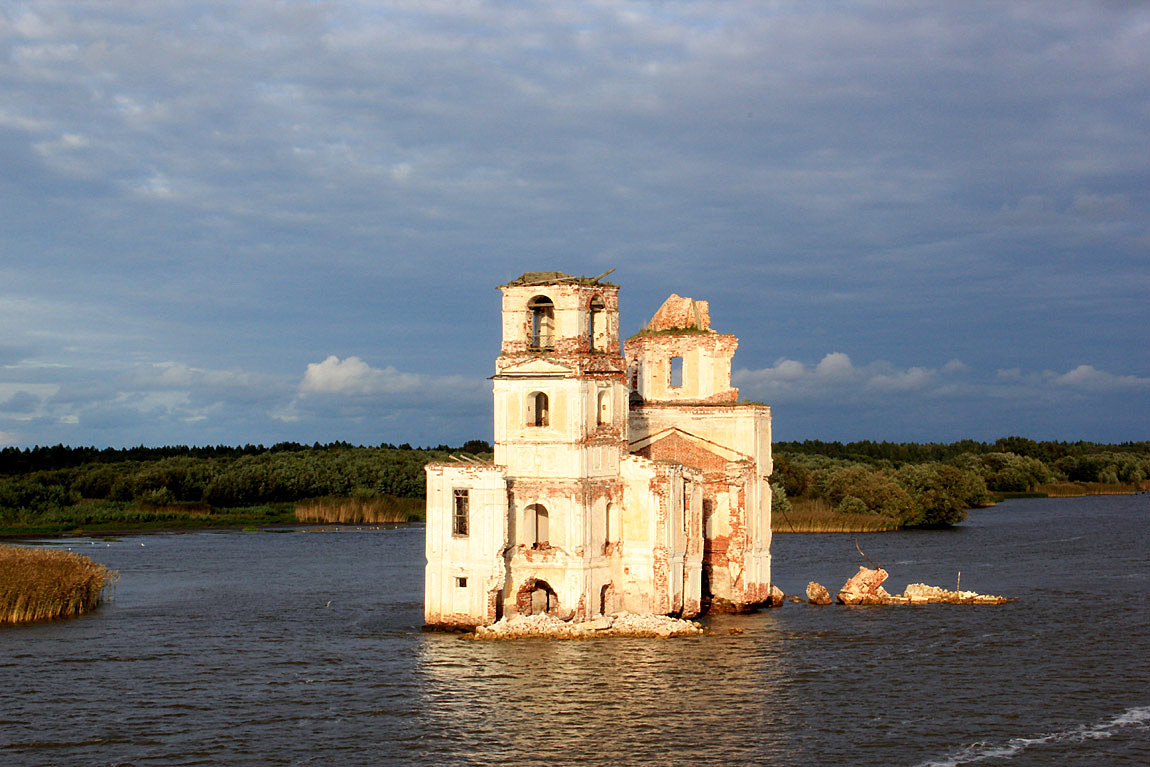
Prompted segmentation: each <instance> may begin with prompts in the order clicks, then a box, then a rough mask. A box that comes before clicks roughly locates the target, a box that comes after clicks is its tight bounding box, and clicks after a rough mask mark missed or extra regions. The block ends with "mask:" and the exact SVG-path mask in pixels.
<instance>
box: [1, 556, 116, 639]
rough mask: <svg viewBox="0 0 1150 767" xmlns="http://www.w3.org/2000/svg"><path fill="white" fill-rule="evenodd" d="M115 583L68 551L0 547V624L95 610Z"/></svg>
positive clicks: (107, 574)
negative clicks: (105, 591) (106, 589)
mask: <svg viewBox="0 0 1150 767" xmlns="http://www.w3.org/2000/svg"><path fill="white" fill-rule="evenodd" d="M118 578H119V573H117V572H115V571H114V570H108V569H107V568H106V567H104V566H103V565H101V564H97V563H96V562H93V561H92V560H90V559H88V558H87V557H84V556H80V555H79V554H75V553H73V552H70V551H57V550H53V549H30V548H26V547H23V546H4V545H0V623H28V622H31V621H41V620H51V619H53V618H70V617H73V616H76V615H82V614H83V613H86V612H88V611H89V610H94V609H95V608H96V607H97V606H98V605H99V604H100V602H101V600H102V598H103V596H104V590H105V588H107V587H109V586H111V585H112V584H114V583H115V582H116V580H117V579H118Z"/></svg>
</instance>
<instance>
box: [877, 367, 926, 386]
mask: <svg viewBox="0 0 1150 767" xmlns="http://www.w3.org/2000/svg"><path fill="white" fill-rule="evenodd" d="M936 378H937V373H936V371H934V370H927V369H926V368H921V367H913V368H909V369H907V370H903V371H899V372H897V373H893V374H890V375H876V376H873V377H872V378H871V379H870V380H869V381H867V387H868V388H871V389H877V390H879V391H887V392H909V391H922V390H924V389H926V388H928V387H930V386H931V385H932V384H933V383H934V382H935V379H936Z"/></svg>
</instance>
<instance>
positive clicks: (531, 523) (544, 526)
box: [526, 503, 551, 549]
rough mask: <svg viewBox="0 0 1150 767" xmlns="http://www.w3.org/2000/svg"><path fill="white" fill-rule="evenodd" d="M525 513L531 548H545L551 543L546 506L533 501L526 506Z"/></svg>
mask: <svg viewBox="0 0 1150 767" xmlns="http://www.w3.org/2000/svg"><path fill="white" fill-rule="evenodd" d="M526 513H527V530H528V533H529V534H530V540H531V548H533V549H541V548H547V547H548V546H550V545H551V530H550V521H551V520H550V518H549V516H548V514H547V507H546V506H544V505H543V504H541V503H533V504H531V505H530V506H528V507H527V510H526Z"/></svg>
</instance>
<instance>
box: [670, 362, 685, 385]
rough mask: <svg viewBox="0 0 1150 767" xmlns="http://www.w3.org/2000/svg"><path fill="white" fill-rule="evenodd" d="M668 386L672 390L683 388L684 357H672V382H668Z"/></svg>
mask: <svg viewBox="0 0 1150 767" xmlns="http://www.w3.org/2000/svg"><path fill="white" fill-rule="evenodd" d="M667 384H668V385H669V386H670V387H671V388H672V389H680V388H682V386H683V358H682V357H672V358H671V371H670V380H668V382H667Z"/></svg>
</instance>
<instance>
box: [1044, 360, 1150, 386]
mask: <svg viewBox="0 0 1150 767" xmlns="http://www.w3.org/2000/svg"><path fill="white" fill-rule="evenodd" d="M1051 380H1052V382H1053V383H1054V385H1055V386H1065V387H1067V388H1072V389H1082V390H1084V391H1090V392H1117V391H1123V390H1128V389H1145V390H1150V378H1140V377H1138V376H1132V375H1115V374H1113V373H1107V372H1106V371H1104V370H1098V369H1097V368H1095V367H1094V366H1093V365H1079V366H1078V367H1076V368H1074V369H1073V370H1071V371H1069V372H1067V373H1063V374H1062V375H1055V376H1053V378H1052V379H1051Z"/></svg>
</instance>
